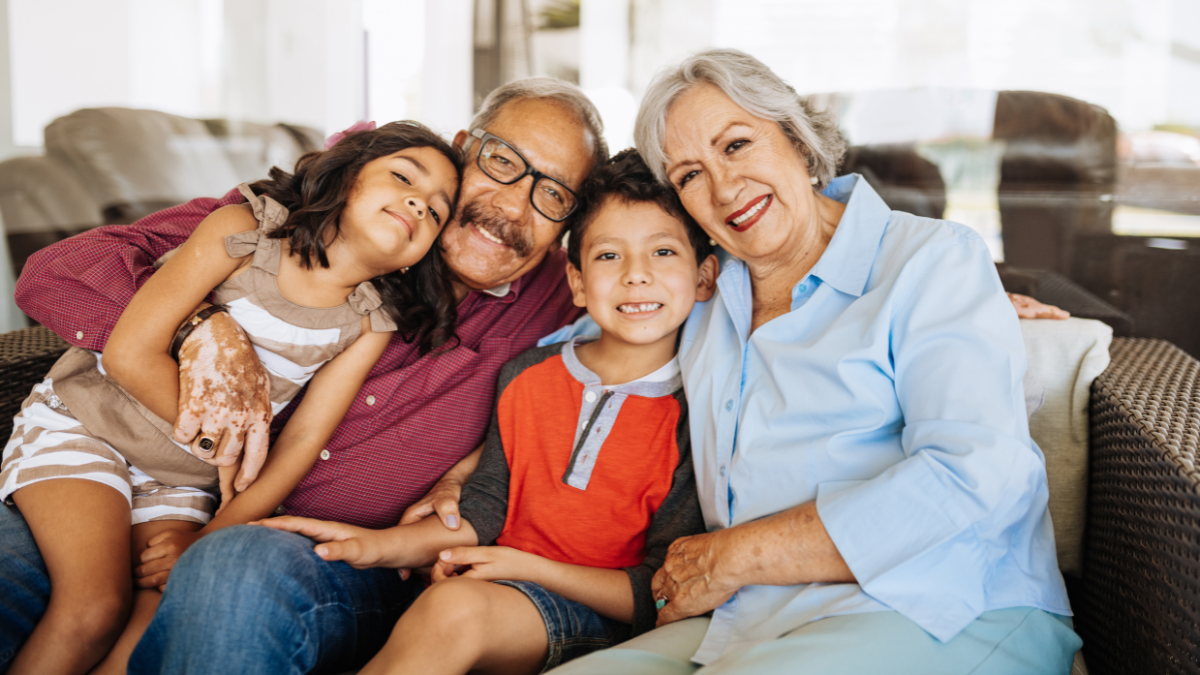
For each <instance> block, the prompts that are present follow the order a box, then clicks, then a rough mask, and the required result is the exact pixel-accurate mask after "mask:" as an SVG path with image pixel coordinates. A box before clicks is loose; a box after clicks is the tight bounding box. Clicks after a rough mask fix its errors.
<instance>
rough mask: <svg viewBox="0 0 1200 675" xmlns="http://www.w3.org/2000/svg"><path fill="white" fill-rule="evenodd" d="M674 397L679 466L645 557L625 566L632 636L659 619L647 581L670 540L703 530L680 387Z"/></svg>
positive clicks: (650, 533) (656, 517)
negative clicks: (635, 564)
mask: <svg viewBox="0 0 1200 675" xmlns="http://www.w3.org/2000/svg"><path fill="white" fill-rule="evenodd" d="M675 399H676V400H678V401H679V409H680V415H679V426H678V427H677V429H676V431H675V437H676V439H677V441H676V443H677V444H678V445H679V465H678V466H676V467H675V474H674V477H673V479H672V482H671V491H670V492H668V493H667V498H666V499H664V500H663V503H662V505H661V506H659V507H658V511H656V512H655V514H654V517H653V518H652V519H651V520H650V529H649V530H648V531H647V532H646V557H645V559H644V560H642V564H640V565H638V566H636V567H626V568H625V573H626V574H628V575H629V583H630V585H631V586H633V635H641V634H642V633H645V632H646V631H648V630H650V629H652V628H654V623H655V621H657V620H658V610H657V609H655V607H654V597H653V595H652V594H651V592H650V580H651V579H653V578H654V573H655V572H657V571H658V568H660V567H662V564H663V560H665V559H666V557H667V548H669V547H670V546H671V542H673V541H675V540H676V539H678V538H680V537H686V536H689V535H693V534H700V533H702V532H704V516H703V515H702V514H701V512H700V498H699V496H698V495H697V493H696V474H695V471H694V469H693V467H692V450H691V445H692V441H691V435H690V433H689V431H688V414H687V411H688V408H687V400H685V399H684V396H683V390H682V389H681V390H679V391H678V392H676V393H675Z"/></svg>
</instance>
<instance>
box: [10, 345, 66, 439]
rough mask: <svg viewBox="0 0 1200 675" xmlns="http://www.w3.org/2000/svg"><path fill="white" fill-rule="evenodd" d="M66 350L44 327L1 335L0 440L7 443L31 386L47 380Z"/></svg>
mask: <svg viewBox="0 0 1200 675" xmlns="http://www.w3.org/2000/svg"><path fill="white" fill-rule="evenodd" d="M67 347H70V345H68V344H67V343H66V341H65V340H63V339H62V338H60V337H58V336H57V335H55V334H54V332H53V331H51V330H50V329H49V328H46V327H45V326H35V327H33V328H25V329H22V330H14V331H12V332H9V333H3V334H0V383H3V384H0V438H3V439H5V440H6V441H7V439H8V437H9V435H10V434H12V422H13V416H15V415H16V414H17V411H18V410H20V409H21V402H22V401H24V400H25V399H26V398H27V397H28V396H29V390H30V389H32V388H33V385H35V384H37V383H38V382H41V381H42V380H43V379H45V378H46V373H48V372H50V366H52V365H54V362H55V361H57V360H58V357H60V356H62V354H63V352H65V351H67Z"/></svg>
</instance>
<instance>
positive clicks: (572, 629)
mask: <svg viewBox="0 0 1200 675" xmlns="http://www.w3.org/2000/svg"><path fill="white" fill-rule="evenodd" d="M496 583H497V584H501V585H504V586H511V587H512V588H515V589H517V590H518V591H521V592H522V593H524V594H525V597H527V598H529V601H530V602H532V603H533V606H534V607H537V610H538V613H539V614H541V615H542V623H544V624H546V639H547V641H548V642H549V648H548V649H547V654H546V663H545V664H544V665H543V666H542V672H545V671H547V670H550V669H551V668H557V667H558V666H559V665H560V664H563V663H566V662H567V661H570V660H572V659H577V658H579V657H580V656H586V655H588V654H591V653H592V652H594V651H597V650H600V649H607V648H609V647H611V646H613V645H615V644H619V643H621V642H624V641H626V640H628V639H629V637H630V631H631V628H630V626H629V624H627V623H621V622H620V621H616V620H614V619H609V618H606V617H603V616H600V614H599V613H597V612H596V610H594V609H592V608H591V607H588V606H587V605H584V604H581V603H578V602H575V601H574V600H568V599H566V598H564V597H563V596H561V595H559V594H558V593H554V592H553V591H548V590H546V589H545V588H544V587H542V586H541V585H540V584H535V583H534V582H532V581H497V582H496Z"/></svg>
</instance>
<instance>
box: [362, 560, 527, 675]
mask: <svg viewBox="0 0 1200 675" xmlns="http://www.w3.org/2000/svg"><path fill="white" fill-rule="evenodd" d="M548 649H549V645H548V644H547V639H546V624H545V623H544V622H543V621H542V615H541V614H540V613H539V612H538V610H537V608H536V607H535V606H534V604H533V602H532V601H530V600H529V598H528V597H526V596H525V594H524V593H522V592H520V591H518V590H517V589H515V588H511V587H509V586H500V585H498V584H493V583H491V582H487V581H480V580H478V579H467V578H463V577H455V578H452V579H447V580H445V581H442V582H439V583H436V584H434V585H433V586H431V587H430V588H429V589H428V590H426V591H425V592H424V593H422V594H421V597H419V598H417V601H416V602H415V603H413V606H412V607H410V608H409V609H408V611H407V612H405V613H404V615H403V616H402V617H400V621H399V622H398V623H397V624H396V627H395V628H393V629H392V636H391V637H390V638H388V641H387V644H386V645H385V646H384V648H383V650H381V651H380V652H379V654H377V655H376V656H375V658H373V659H371V662H370V663H368V664H367V665H366V667H364V668H363V669H362V670H361V671H359V675H381V674H383V673H454V674H456V675H461V674H462V673H466V672H467V671H478V672H482V673H489V674H495V675H501V674H503V675H508V674H510V673H511V674H513V675H517V674H519V673H537V672H539V671H540V670H541V669H542V664H543V663H545V662H546V654H547V650H548Z"/></svg>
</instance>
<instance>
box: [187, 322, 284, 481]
mask: <svg viewBox="0 0 1200 675" xmlns="http://www.w3.org/2000/svg"><path fill="white" fill-rule="evenodd" d="M270 427H271V380H270V378H269V377H268V375H267V371H266V368H264V367H263V365H262V363H260V362H259V360H258V355H257V354H255V353H254V347H253V346H252V345H251V344H250V340H249V339H247V338H246V334H245V333H244V332H243V331H242V328H241V326H239V325H238V324H237V322H236V321H234V320H233V319H232V318H231V317H230V316H229V315H228V314H225V313H219V314H214V315H212V316H210V317H209V318H208V319H206V320H205V321H204V322H203V323H201V324H200V325H199V326H196V329H195V330H194V331H192V333H191V335H188V337H187V339H186V340H184V341H183V345H182V347H181V348H180V350H179V414H178V416H177V417H176V420H175V440H177V441H179V442H180V443H189V444H191V446H192V453H193V454H195V455H196V456H197V457H199V458H201V459H203V460H205V461H207V462H209V463H210V464H215V465H217V466H229V465H233V464H236V463H237V462H238V461H239V457H240V455H241V453H242V449H243V446H244V447H245V459H244V461H242V471H241V475H240V477H239V478H238V480H237V482H236V488H237V491H238V492H242V491H245V489H246V488H248V487H250V484H251V483H253V482H254V479H255V478H256V477H257V476H258V470H259V469H260V468H262V465H263V462H264V461H266V458H267V447H268V444H269V441H270V439H269V433H270ZM204 436H207V437H209V438H211V439H214V440H215V441H216V443H215V444H214V445H213V447H212V448H210V449H208V450H205V449H204V448H201V447H200V439H201V437H204ZM222 495H224V487H223V489H222Z"/></svg>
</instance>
